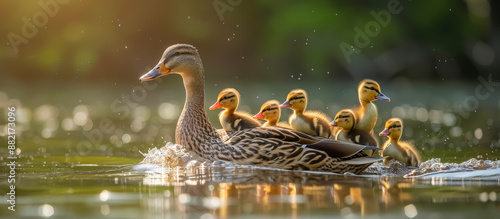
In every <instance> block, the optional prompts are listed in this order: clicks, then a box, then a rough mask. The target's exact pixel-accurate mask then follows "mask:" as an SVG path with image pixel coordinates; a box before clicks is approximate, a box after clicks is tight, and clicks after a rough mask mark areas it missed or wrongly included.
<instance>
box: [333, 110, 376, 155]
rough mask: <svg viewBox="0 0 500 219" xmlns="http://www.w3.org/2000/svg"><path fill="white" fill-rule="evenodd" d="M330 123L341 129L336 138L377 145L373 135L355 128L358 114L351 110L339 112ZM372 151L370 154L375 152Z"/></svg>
mask: <svg viewBox="0 0 500 219" xmlns="http://www.w3.org/2000/svg"><path fill="white" fill-rule="evenodd" d="M330 125H332V126H334V127H339V129H340V131H339V132H338V133H337V136H335V140H338V141H345V142H352V143H356V144H362V145H368V146H375V147H376V146H377V141H376V140H375V138H374V137H373V135H371V134H369V133H368V132H365V131H361V130H358V129H356V128H355V126H356V116H355V115H354V113H353V112H352V111H351V110H348V109H344V110H341V111H340V112H338V113H337V115H336V116H335V119H334V120H333V121H332V122H331V123H330ZM370 152H371V153H369V154H368V155H371V154H373V151H370Z"/></svg>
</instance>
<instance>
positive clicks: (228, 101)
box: [210, 88, 261, 132]
mask: <svg viewBox="0 0 500 219" xmlns="http://www.w3.org/2000/svg"><path fill="white" fill-rule="evenodd" d="M239 99H240V93H239V92H238V91H237V90H236V89H234V88H226V89H224V90H222V91H221V92H220V93H219V96H218V97H217V102H215V103H214V105H212V106H211V107H210V110H214V109H219V108H224V109H226V110H224V111H222V112H221V113H220V114H219V121H220V124H221V125H222V128H223V129H224V130H225V131H226V132H235V131H240V130H243V129H249V128H256V127H260V126H261V125H260V123H259V122H258V121H257V120H255V119H253V118H252V116H251V115H250V114H248V113H245V112H241V111H239V112H236V109H237V108H238V104H239Z"/></svg>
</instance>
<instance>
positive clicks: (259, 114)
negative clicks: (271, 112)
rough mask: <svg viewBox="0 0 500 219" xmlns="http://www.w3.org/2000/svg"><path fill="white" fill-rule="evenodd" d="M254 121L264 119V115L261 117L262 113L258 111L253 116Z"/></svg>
mask: <svg viewBox="0 0 500 219" xmlns="http://www.w3.org/2000/svg"><path fill="white" fill-rule="evenodd" d="M253 118H254V119H265V117H264V115H262V111H260V112H259V113H257V114H255V116H253Z"/></svg>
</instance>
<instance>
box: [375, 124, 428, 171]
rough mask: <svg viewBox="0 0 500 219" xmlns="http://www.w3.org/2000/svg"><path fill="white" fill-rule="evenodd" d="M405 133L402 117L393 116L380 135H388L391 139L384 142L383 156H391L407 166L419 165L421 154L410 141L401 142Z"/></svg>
mask: <svg viewBox="0 0 500 219" xmlns="http://www.w3.org/2000/svg"><path fill="white" fill-rule="evenodd" d="M402 133H403V121H402V120H401V119H400V118H391V119H389V120H387V122H386V123H385V129H384V131H382V132H380V134H379V135H380V136H387V137H388V138H389V139H388V140H387V141H386V142H385V143H384V146H383V151H382V156H389V158H387V159H385V161H384V163H385V164H387V160H388V159H395V160H398V161H400V162H401V163H404V164H406V165H407V166H413V167H418V165H419V164H420V155H419V154H418V152H417V150H415V148H414V147H413V146H412V145H411V144H410V143H408V142H400V141H399V139H400V138H401V134H402Z"/></svg>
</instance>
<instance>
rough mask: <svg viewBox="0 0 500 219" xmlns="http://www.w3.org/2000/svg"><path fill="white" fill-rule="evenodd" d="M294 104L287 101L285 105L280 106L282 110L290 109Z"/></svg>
mask: <svg viewBox="0 0 500 219" xmlns="http://www.w3.org/2000/svg"><path fill="white" fill-rule="evenodd" d="M290 107H292V104H290V100H286V101H285V102H284V103H282V104H281V105H280V108H290Z"/></svg>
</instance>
